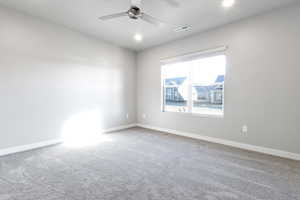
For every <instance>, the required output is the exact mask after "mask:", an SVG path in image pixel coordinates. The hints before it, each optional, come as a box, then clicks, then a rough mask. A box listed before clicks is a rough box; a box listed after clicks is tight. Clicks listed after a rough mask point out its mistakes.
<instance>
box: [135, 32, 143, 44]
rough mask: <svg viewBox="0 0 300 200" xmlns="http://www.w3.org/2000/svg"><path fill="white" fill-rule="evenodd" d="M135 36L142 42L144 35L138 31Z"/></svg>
mask: <svg viewBox="0 0 300 200" xmlns="http://www.w3.org/2000/svg"><path fill="white" fill-rule="evenodd" d="M133 38H134V40H135V41H137V42H141V41H142V40H143V36H142V35H141V34H139V33H136V34H135V35H134V37H133Z"/></svg>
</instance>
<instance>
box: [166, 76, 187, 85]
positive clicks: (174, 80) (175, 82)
mask: <svg viewBox="0 0 300 200" xmlns="http://www.w3.org/2000/svg"><path fill="white" fill-rule="evenodd" d="M185 80H186V77H178V78H169V79H166V80H165V85H166V86H173V85H181V84H182V83H183V82H184V81H185Z"/></svg>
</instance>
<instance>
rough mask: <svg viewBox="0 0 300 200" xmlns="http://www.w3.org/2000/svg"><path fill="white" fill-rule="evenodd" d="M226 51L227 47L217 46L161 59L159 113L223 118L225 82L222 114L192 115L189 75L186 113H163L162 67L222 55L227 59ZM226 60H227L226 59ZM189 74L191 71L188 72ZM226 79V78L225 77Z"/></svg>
mask: <svg viewBox="0 0 300 200" xmlns="http://www.w3.org/2000/svg"><path fill="white" fill-rule="evenodd" d="M227 49H228V47H227V46H219V47H216V48H212V49H206V50H202V51H198V52H193V53H188V54H184V55H180V56H174V57H171V58H165V59H161V60H160V63H161V65H160V66H161V70H160V73H161V87H160V88H161V112H163V113H177V114H183V115H195V116H199V117H205V118H224V116H225V109H224V107H225V82H226V81H224V86H223V105H222V114H204V113H193V112H192V106H193V105H192V102H191V100H190V99H192V87H191V86H192V85H193V84H192V81H191V74H189V76H188V85H189V86H188V101H187V107H188V112H175V111H165V97H164V74H163V66H164V65H166V64H172V63H177V62H184V61H190V60H194V59H199V58H207V57H213V56H219V55H224V56H226V58H227V55H226V50H227ZM226 60H227V59H226ZM227 67H228V64H227V62H226V71H227ZM189 73H191V71H189ZM225 77H226V76H225Z"/></svg>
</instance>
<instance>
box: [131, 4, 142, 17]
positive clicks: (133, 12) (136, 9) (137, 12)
mask: <svg viewBox="0 0 300 200" xmlns="http://www.w3.org/2000/svg"><path fill="white" fill-rule="evenodd" d="M140 15H141V9H140V8H139V7H136V6H132V7H131V8H130V9H129V10H128V16H129V17H130V18H131V19H138V18H139V16H140Z"/></svg>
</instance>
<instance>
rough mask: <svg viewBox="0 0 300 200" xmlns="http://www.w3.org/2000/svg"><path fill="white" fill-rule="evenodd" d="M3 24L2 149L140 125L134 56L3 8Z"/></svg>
mask: <svg viewBox="0 0 300 200" xmlns="http://www.w3.org/2000/svg"><path fill="white" fill-rule="evenodd" d="M0 24H1V27H0V94H1V98H0V149H2V148H7V147H12V146H18V145H24V144H31V143H36V142H40V141H45V140H51V139H58V138H60V137H61V134H62V132H63V130H66V125H67V129H70V128H71V129H72V128H73V129H75V130H76V129H77V131H78V130H79V131H83V132H84V129H85V128H86V132H88V131H90V130H91V129H99V130H100V129H106V128H111V127H116V126H120V125H125V124H130V123H133V122H135V121H136V117H135V113H136V110H135V101H136V94H135V90H136V88H135V85H136V82H135V80H136V63H135V62H136V58H135V56H136V54H135V53H134V52H132V51H129V50H126V49H123V48H120V47H117V46H113V45H110V44H108V43H105V42H102V41H99V40H96V39H93V38H89V37H88V36H84V35H81V34H79V33H76V32H73V31H72V30H69V29H66V28H64V27H61V26H58V25H55V24H51V23H49V22H46V21H42V20H39V19H37V18H34V17H30V16H26V15H22V14H20V13H17V12H14V11H12V10H9V9H6V8H3V7H0ZM127 113H129V119H126V114H127ZM70 124H71V125H70ZM70 126H71V127H70ZM72 126H73V127H72Z"/></svg>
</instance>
